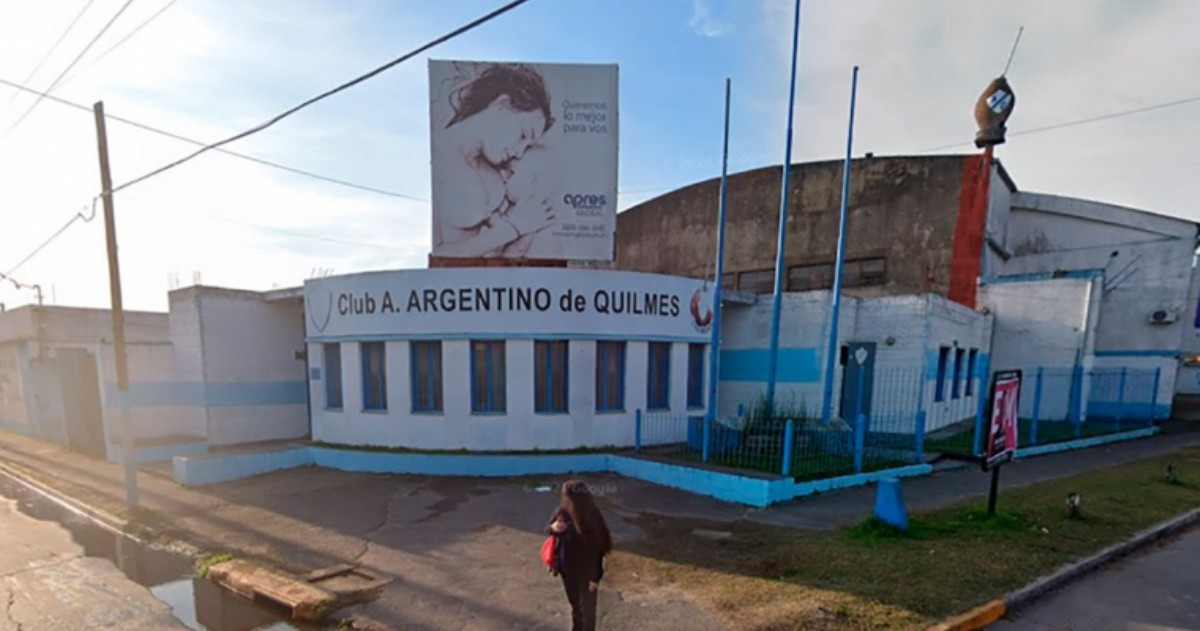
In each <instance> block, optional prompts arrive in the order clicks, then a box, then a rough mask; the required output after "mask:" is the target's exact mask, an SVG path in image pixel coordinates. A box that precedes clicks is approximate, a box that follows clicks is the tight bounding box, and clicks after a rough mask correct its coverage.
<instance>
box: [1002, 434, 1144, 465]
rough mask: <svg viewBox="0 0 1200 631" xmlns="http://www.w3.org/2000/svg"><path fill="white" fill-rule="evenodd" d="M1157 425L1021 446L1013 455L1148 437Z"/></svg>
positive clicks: (1033, 453)
mask: <svg viewBox="0 0 1200 631" xmlns="http://www.w3.org/2000/svg"><path fill="white" fill-rule="evenodd" d="M1159 431H1160V430H1159V428H1157V427H1146V428H1143V429H1139V430H1134V431H1130V432H1121V433H1120V434H1109V435H1107V436H1093V437H1091V438H1081V439H1079V440H1071V441H1067V442H1065V443H1051V444H1049V445H1038V446H1037V447H1023V448H1020V449H1017V453H1016V454H1015V457H1016V458H1017V459H1021V458H1032V457H1034V456H1044V455H1046V454H1055V453H1059V452H1063V451H1074V450H1076V449H1087V448H1088V447H1096V446H1097V445H1107V444H1108V443H1119V442H1122V441H1126V440H1136V439H1138V438H1148V437H1150V436H1153V435H1155V434H1157V433H1158V432H1159Z"/></svg>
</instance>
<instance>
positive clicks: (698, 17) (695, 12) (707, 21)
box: [688, 0, 729, 37]
mask: <svg viewBox="0 0 1200 631" xmlns="http://www.w3.org/2000/svg"><path fill="white" fill-rule="evenodd" d="M688 26H689V27H690V28H691V29H692V31H693V32H695V33H696V34H697V35H699V36H701V37H721V36H723V35H726V34H728V33H729V25H728V24H726V23H724V22H722V21H720V20H718V19H716V18H715V17H713V15H712V8H711V7H709V6H708V0H692V17H691V19H690V20H688Z"/></svg>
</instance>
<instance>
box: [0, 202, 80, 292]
mask: <svg viewBox="0 0 1200 631" xmlns="http://www.w3.org/2000/svg"><path fill="white" fill-rule="evenodd" d="M99 200H100V197H99V196H97V197H93V198H92V211H91V213H89V214H87V215H84V214H83V211H82V210H81V211H79V212H77V213H75V216H74V217H71V219H69V220H68V221H67V223H65V224H63V226H62V227H61V228H59V229H58V230H55V231H54V234H52V235H50V237H49V238H47V239H46V240H45V241H42V243H41V244H40V245H38V246H37V247H36V248H34V249H33V251H32V252H30V253H29V254H27V255H26V256H25V258H23V259H21V260H20V261H17V263H16V265H13V266H12V267H11V268H9V270H8V271H7V272H5V273H4V275H5V276H11V275H12V273H13V272H15V271H17V270H19V269H21V266H22V265H24V264H26V263H28V262H29V259H32V258H33V257H35V256H37V255H38V253H39V252H41V251H42V250H44V249H46V246H48V245H50V243H51V242H52V241H54V240H55V239H57V238H58V237H59V235H61V234H62V233H64V232H66V231H67V228H70V227H71V226H72V225H73V224H74V223H75V222H76V221H79V220H81V219H82V220H83V222H84V223H88V222H90V221H91V220H93V219H95V218H96V202H97V201H99ZM86 209H87V207H86V206H85V207H84V210H86Z"/></svg>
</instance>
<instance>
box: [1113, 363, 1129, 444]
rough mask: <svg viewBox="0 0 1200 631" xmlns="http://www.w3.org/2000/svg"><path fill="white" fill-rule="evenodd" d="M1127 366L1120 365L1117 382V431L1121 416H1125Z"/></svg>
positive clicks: (1119, 429) (1119, 427) (1119, 428)
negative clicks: (1119, 375) (1119, 376)
mask: <svg viewBox="0 0 1200 631" xmlns="http://www.w3.org/2000/svg"><path fill="white" fill-rule="evenodd" d="M1128 372H1129V368H1128V367H1124V366H1123V367H1121V379H1120V381H1118V382H1117V427H1116V430H1117V431H1121V417H1123V416H1125V375H1126V374H1127V373H1128Z"/></svg>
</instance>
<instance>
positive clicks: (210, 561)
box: [196, 552, 234, 578]
mask: <svg viewBox="0 0 1200 631" xmlns="http://www.w3.org/2000/svg"><path fill="white" fill-rule="evenodd" d="M233 559H234V556H233V555H232V554H230V553H228V552H223V553H221V554H213V555H210V556H207V557H204V558H203V559H200V561H199V562H198V563H196V576H199V577H200V578H208V571H209V570H211V569H212V568H213V566H214V565H219V564H221V563H224V562H226V561H232V560H233Z"/></svg>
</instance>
